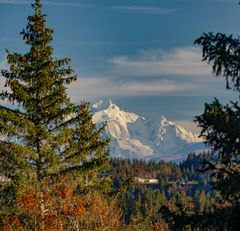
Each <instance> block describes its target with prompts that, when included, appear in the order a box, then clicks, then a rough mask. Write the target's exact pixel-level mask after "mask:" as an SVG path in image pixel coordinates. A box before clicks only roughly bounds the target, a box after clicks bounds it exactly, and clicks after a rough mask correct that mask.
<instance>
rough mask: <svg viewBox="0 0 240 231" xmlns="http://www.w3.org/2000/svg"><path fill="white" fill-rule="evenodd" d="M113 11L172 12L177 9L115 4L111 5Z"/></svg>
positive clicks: (140, 12)
mask: <svg viewBox="0 0 240 231" xmlns="http://www.w3.org/2000/svg"><path fill="white" fill-rule="evenodd" d="M109 8H110V9H111V10H113V11H117V12H120V13H138V14H172V13H174V12H176V11H177V9H169V8H161V7H152V6H113V7H109Z"/></svg>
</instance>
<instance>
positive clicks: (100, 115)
mask: <svg viewBox="0 0 240 231" xmlns="http://www.w3.org/2000/svg"><path fill="white" fill-rule="evenodd" d="M92 110H93V113H94V114H93V122H94V123H96V124H101V123H103V122H104V123H106V135H107V136H109V137H110V138H111V143H110V148H111V152H110V155H111V156H112V157H117V158H130V159H134V158H136V159H145V160H167V161H181V160H183V159H185V158H186V156H187V154H189V153H190V152H197V153H199V152H201V151H203V150H206V147H205V145H204V140H203V139H201V138H199V137H198V135H197V134H194V133H192V132H190V131H188V130H187V129H185V128H184V127H182V126H180V125H177V124H176V123H174V122H172V121H170V120H168V119H167V118H165V117H164V116H159V118H158V119H156V118H152V117H148V118H145V117H143V116H139V115H137V114H136V113H133V112H128V111H126V110H124V109H122V108H121V107H119V106H118V105H116V104H115V103H113V102H112V101H111V100H107V101H104V100H100V101H98V102H97V103H95V104H93V105H92Z"/></svg>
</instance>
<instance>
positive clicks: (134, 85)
mask: <svg viewBox="0 0 240 231" xmlns="http://www.w3.org/2000/svg"><path fill="white" fill-rule="evenodd" d="M193 88H194V87H193V86H192V85H191V84H186V83H182V84H179V83H175V82H174V81H170V80H157V81H154V82H149V83H146V82H141V81H138V80H136V81H130V82H128V81H125V82H124V81H123V82H120V83H119V82H118V83H116V82H115V79H114V78H111V77H109V76H108V77H102V76H95V77H79V78H78V80H77V81H76V82H74V83H72V84H71V85H69V87H68V93H69V96H70V97H71V99H72V100H74V101H75V102H80V101H81V100H87V101H89V100H95V99H99V98H103V97H112V96H135V95H158V94H159V93H161V94H167V93H173V92H186V91H190V90H193Z"/></svg>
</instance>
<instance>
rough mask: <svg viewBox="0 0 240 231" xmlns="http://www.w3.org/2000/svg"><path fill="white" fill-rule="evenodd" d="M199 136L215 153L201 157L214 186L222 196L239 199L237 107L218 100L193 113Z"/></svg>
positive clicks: (239, 114) (239, 116)
mask: <svg viewBox="0 0 240 231" xmlns="http://www.w3.org/2000/svg"><path fill="white" fill-rule="evenodd" d="M196 121H197V122H198V124H199V126H200V127H201V128H202V133H201V134H202V136H203V137H204V138H205V139H206V140H207V143H208V145H209V146H210V147H212V149H213V153H215V154H216V158H214V160H212V161H205V162H204V164H203V167H202V171H208V170H210V171H211V174H212V176H214V180H215V183H214V188H215V189H217V190H219V191H220V192H221V195H222V196H223V198H224V199H225V200H228V201H238V200H239V199H240V185H239V182H240V169H239V163H240V107H239V106H238V104H237V103H235V104H232V105H231V106H228V105H227V106H222V105H221V104H220V103H219V101H218V100H215V101H214V102H213V103H212V104H205V111H204V113H203V114H202V115H200V116H197V117H196Z"/></svg>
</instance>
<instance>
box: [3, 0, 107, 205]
mask: <svg viewBox="0 0 240 231" xmlns="http://www.w3.org/2000/svg"><path fill="white" fill-rule="evenodd" d="M32 7H33V9H34V14H33V15H32V16H29V17H28V24H27V27H26V29H24V30H23V31H22V32H21V35H22V36H23V40H24V41H25V43H26V45H27V46H28V47H29V48H30V49H29V51H28V52H27V53H25V54H18V53H10V52H9V51H7V53H8V56H7V60H8V64H9V66H10V68H9V70H2V76H3V77H5V78H6V84H5V87H7V88H8V89H7V90H6V91H3V92H2V93H1V94H0V97H1V100H5V101H6V100H7V101H8V102H10V103H13V104H14V105H15V106H14V107H6V106H4V105H3V104H2V105H1V106H0V161H1V162H0V169H1V171H2V172H3V173H4V177H5V178H4V179H5V183H6V184H7V185H8V187H7V188H4V190H5V191H4V190H2V193H4V192H5V194H2V195H4V196H6V195H8V196H9V195H11V193H10V192H14V189H15V191H16V189H19V188H20V187H21V185H22V184H27V183H28V184H29V183H33V182H37V183H38V182H42V181H44V180H45V179H50V178H51V179H52V178H53V177H57V176H60V175H64V176H66V175H71V176H73V175H74V176H76V177H75V179H76V180H79V182H81V184H80V188H81V187H83V186H84V185H85V186H86V187H87V186H88V185H90V186H91V187H95V186H96V184H97V186H99V187H100V186H104V184H103V182H106V181H105V178H104V177H102V178H101V179H100V178H99V177H98V174H99V173H100V172H102V171H104V170H105V169H106V168H107V166H108V158H109V150H108V144H109V140H108V139H106V138H104V137H103V136H102V132H103V129H104V127H101V128H96V126H95V124H93V122H92V116H91V114H90V107H89V104H87V103H82V104H81V105H75V104H73V103H71V101H70V98H69V97H68V96H67V93H66V86H67V85H68V84H70V83H71V82H73V81H75V80H76V79H77V77H76V76H75V75H74V71H73V70H72V68H71V67H70V65H69V62H70V60H69V59H67V58H66V59H56V58H54V57H53V48H52V46H51V45H50V42H51V41H52V40H53V37H52V34H53V30H52V29H51V28H49V27H47V26H46V21H45V17H46V15H45V14H43V13H42V11H41V8H42V5H41V2H40V0H35V3H34V4H32ZM8 179H10V181H9V180H8ZM7 189H8V191H7V193H6V190H7ZM81 190H82V189H81ZM13 194H14V193H13ZM4 198H5V199H6V197H3V196H2V197H1V202H2V203H3V199H4ZM5 202H6V200H5ZM8 202H9V201H8Z"/></svg>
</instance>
